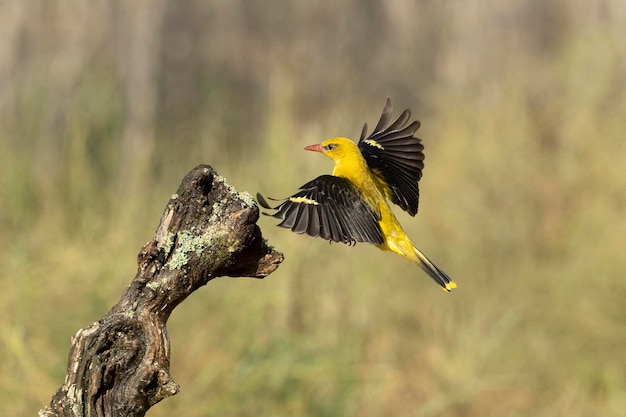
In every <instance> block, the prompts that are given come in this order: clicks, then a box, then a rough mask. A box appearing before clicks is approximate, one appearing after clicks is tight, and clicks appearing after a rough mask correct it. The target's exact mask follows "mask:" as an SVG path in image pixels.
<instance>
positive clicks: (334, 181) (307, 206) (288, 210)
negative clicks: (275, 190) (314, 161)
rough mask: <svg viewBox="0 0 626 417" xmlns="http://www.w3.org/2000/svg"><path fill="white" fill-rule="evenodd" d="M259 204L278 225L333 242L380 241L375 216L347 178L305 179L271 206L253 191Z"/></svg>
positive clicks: (322, 177)
mask: <svg viewBox="0 0 626 417" xmlns="http://www.w3.org/2000/svg"><path fill="white" fill-rule="evenodd" d="M257 200H258V201H259V204H260V205H261V206H262V207H264V208H266V209H274V210H276V212H275V213H274V214H272V216H273V217H276V218H278V219H281V220H282V221H281V222H280V223H279V224H278V225H279V226H281V227H285V228H288V229H291V230H292V231H293V232H294V233H299V234H300V233H306V234H307V235H309V236H311V237H318V236H319V237H321V238H323V239H326V240H330V241H333V242H342V243H347V244H354V243H356V242H370V243H374V244H377V245H380V244H382V243H383V235H382V231H381V229H380V225H379V224H378V220H379V215H378V213H375V212H374V210H373V209H372V208H371V207H370V206H368V205H367V203H366V202H365V201H364V200H363V198H362V195H361V192H360V191H359V190H358V189H357V188H356V187H355V186H354V185H353V184H352V183H351V182H350V181H349V180H347V179H345V178H341V177H335V176H332V175H322V176H320V177H317V178H316V179H314V180H312V181H309V182H308V183H306V184H305V185H303V186H302V187H300V191H298V192H297V193H296V194H294V195H293V196H291V197H289V198H287V199H285V200H284V201H283V202H282V203H280V204H279V205H278V206H277V207H275V208H272V207H271V206H270V205H269V204H267V202H266V201H265V199H264V198H263V196H261V195H260V194H257Z"/></svg>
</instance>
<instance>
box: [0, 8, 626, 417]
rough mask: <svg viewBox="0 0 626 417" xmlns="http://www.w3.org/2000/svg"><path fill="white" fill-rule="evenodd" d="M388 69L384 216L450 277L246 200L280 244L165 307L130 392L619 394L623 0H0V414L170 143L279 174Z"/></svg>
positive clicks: (149, 229) (177, 151)
mask: <svg viewBox="0 0 626 417" xmlns="http://www.w3.org/2000/svg"><path fill="white" fill-rule="evenodd" d="M387 96H391V97H392V98H393V100H394V103H395V105H396V114H399V112H400V111H401V110H402V109H404V108H406V107H410V108H411V109H412V110H413V114H414V116H415V117H416V118H418V119H419V120H421V121H422V128H421V129H420V130H419V132H418V133H419V136H420V137H421V138H423V140H424V143H425V145H426V169H425V171H424V177H423V179H422V182H421V205H420V212H419V214H418V216H417V217H416V218H411V217H408V216H406V215H404V213H400V214H399V217H400V220H401V222H402V223H403V224H404V225H405V228H406V230H407V233H408V234H409V235H410V236H411V237H412V238H413V239H414V241H415V242H416V244H417V246H418V247H420V248H421V249H422V250H423V251H424V252H425V253H427V254H428V255H429V256H430V257H431V258H432V259H433V260H434V261H435V262H436V263H438V265H439V266H440V267H441V268H442V269H444V270H445V271H446V272H447V273H448V274H449V275H451V276H452V277H454V278H455V280H456V281H457V282H458V284H459V288H458V289H457V290H456V291H454V292H453V293H451V294H445V293H444V292H442V291H441V290H440V289H439V288H438V287H437V286H436V285H435V284H434V283H433V282H431V281H430V280H429V279H428V278H427V277H426V275H424V274H423V273H422V272H421V271H420V270H419V269H417V268H416V267H414V266H413V265H410V264H408V263H407V262H406V261H404V260H403V259H401V258H400V257H397V256H394V255H392V254H389V253H383V252H380V251H378V250H377V249H376V248H373V247H369V246H367V245H358V246H357V247H346V246H343V245H328V244H327V243H325V242H323V241H321V240H312V239H309V238H306V237H303V236H295V235H293V234H291V233H289V232H288V231H286V230H284V229H279V228H277V227H275V226H274V225H275V223H276V222H275V221H274V219H272V218H268V217H262V218H261V219H260V221H259V224H260V225H261V227H262V230H263V233H264V235H265V236H266V237H267V238H268V239H269V241H270V243H271V244H273V245H274V246H275V247H276V248H277V249H278V250H281V251H283V252H284V254H285V257H286V260H285V262H284V263H283V265H282V266H281V267H280V268H279V269H278V271H277V272H275V273H274V274H272V275H271V276H269V277H268V278H266V279H265V280H262V281H261V280H252V279H228V278H222V279H216V280H214V281H212V282H210V283H209V285H207V286H206V287H204V288H202V289H201V290H200V291H198V292H196V293H195V294H194V295H193V296H192V297H190V298H189V299H188V300H187V301H186V302H185V303H183V304H182V305H181V306H180V307H179V308H178V309H177V310H176V311H175V312H174V314H173V315H172V317H171V319H170V322H169V326H168V328H169V332H170V336H171V346H172V364H171V370H172V374H173V377H174V378H175V379H176V381H177V382H178V383H179V384H180V385H181V386H182V390H181V392H180V394H179V395H177V396H175V397H173V398H170V399H167V400H165V401H163V402H162V403H160V404H158V405H156V406H155V407H154V408H152V409H151V410H150V412H149V415H150V416H154V417H156V416H169V415H184V416H224V415H228V416H276V415H289V416H365V417H370V416H371V417H375V416H467V417H474V416H476V417H478V416H480V417H488V416H531V415H532V416H564V415H567V416H570V417H577V416H600V415H601V416H622V415H623V413H624V410H625V409H626V302H625V300H626V256H625V249H626V222H625V220H624V216H625V214H626V140H625V135H626V6H625V5H624V2H623V1H622V0H599V1H594V2H590V1H585V0H573V1H565V0H544V1H524V0H511V1H507V2H497V1H481V0H468V1H464V2H453V1H440V2H434V1H404V0H389V1H381V0H366V1H363V0H361V1H356V0H342V1H337V0H320V1H316V2H300V1H295V0H293V1H266V2H260V1H257V2H255V1H245V0H206V1H201V0H190V1H177V0H135V1H132V2H130V1H124V0H114V1H89V2H86V1H64V2H51V1H45V0H40V1H36V0H32V1H21V0H9V1H2V2H0V271H1V272H0V283H1V285H2V291H1V292H0V329H1V331H0V355H1V360H0V410H1V411H2V413H1V414H2V415H7V416H9V415H11V416H20V415H33V414H35V413H36V411H37V410H38V409H40V408H41V407H43V406H44V405H46V404H47V403H48V402H49V400H50V397H51V395H52V394H53V393H54V391H55V390H56V389H57V388H58V387H59V386H60V385H61V383H62V382H63V377H64V375H65V367H66V361H67V352H68V348H69V340H70V337H71V336H72V335H73V334H74V333H75V332H76V330H78V329H79V328H82V327H85V326H87V325H89V324H90V323H91V322H93V321H95V320H97V319H99V318H100V317H102V315H104V314H105V313H106V312H107V311H108V310H109V308H110V307H111V306H112V305H113V304H114V303H115V302H116V301H117V300H118V299H119V296H120V295H121V293H122V291H123V290H124V288H125V287H126V285H128V283H129V282H130V280H131V279H132V277H133V276H134V272H135V268H136V262H135V257H136V254H137V252H138V251H139V249H140V248H141V246H142V245H143V244H144V243H145V242H146V241H148V240H150V239H151V238H152V235H153V233H154V231H155V230H156V227H157V225H158V221H159V218H160V215H161V213H162V211H163V209H164V207H165V204H166V203H167V201H168V199H169V197H170V195H171V194H172V193H173V192H175V190H176V189H177V187H178V184H179V183H180V181H181V179H182V177H183V176H184V175H185V174H186V173H187V172H188V171H189V170H191V168H193V167H194V166H195V165H197V164H200V163H208V164H210V165H212V166H213V167H214V168H215V169H217V171H218V172H219V173H220V174H222V175H223V176H225V177H226V178H227V180H228V182H229V183H231V184H232V185H234V186H235V187H236V188H237V189H239V190H247V191H249V192H251V193H252V194H254V193H256V191H262V192H263V193H264V194H266V195H270V196H274V197H284V196H287V195H289V194H290V193H292V192H294V190H295V189H296V187H298V186H300V185H301V184H303V183H304V182H306V181H308V180H309V179H311V178H312V177H314V176H317V175H319V174H322V173H328V172H329V171H330V169H331V163H330V161H328V160H326V159H325V158H323V157H321V156H319V155H313V154H309V153H307V152H304V151H302V148H303V146H305V145H309V144H312V143H317V142H320V141H321V140H323V139H326V138H328V137H331V136H348V137H352V138H355V137H358V134H359V133H360V129H361V127H362V124H363V123H364V122H368V123H369V125H370V127H372V126H373V125H374V124H375V123H376V121H377V120H378V116H379V114H380V111H381V110H382V107H383V106H384V102H385V99H386V97H387Z"/></svg>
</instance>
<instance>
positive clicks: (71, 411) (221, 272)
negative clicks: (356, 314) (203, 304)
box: [39, 165, 283, 416]
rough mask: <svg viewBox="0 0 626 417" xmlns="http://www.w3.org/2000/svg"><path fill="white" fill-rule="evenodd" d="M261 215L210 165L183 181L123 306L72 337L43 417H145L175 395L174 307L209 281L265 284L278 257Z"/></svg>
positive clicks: (140, 258) (141, 254) (147, 247)
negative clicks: (260, 223) (259, 223)
mask: <svg viewBox="0 0 626 417" xmlns="http://www.w3.org/2000/svg"><path fill="white" fill-rule="evenodd" d="M258 217H259V210H258V207H257V206H256V203H255V202H254V200H253V199H252V197H251V196H250V195H249V194H247V193H240V192H238V191H237V190H235V189H234V188H233V187H232V186H230V185H228V184H227V183H226V182H225V181H224V179H223V178H222V177H221V176H219V175H217V173H216V172H215V171H214V170H213V169H212V168H211V167H210V166H208V165H200V166H198V167H196V168H194V169H193V170H192V171H191V172H190V173H189V174H187V176H186V177H185V178H184V179H183V182H182V183H181V185H180V187H179V189H178V191H177V193H176V194H174V195H172V198H171V199H170V201H169V203H168V204H167V207H166V208H165V212H164V213H163V216H162V217H161V221H160V224H159V227H158V228H157V231H156V233H155V236H154V239H153V240H151V241H149V242H148V243H147V244H146V245H145V246H144V247H143V248H142V249H141V252H139V255H138V257H137V260H138V268H137V274H136V276H135V278H134V279H133V280H132V282H131V283H130V285H129V286H128V288H127V289H126V291H125V292H124V294H123V295H122V298H121V299H120V301H119V302H118V303H117V304H116V305H115V306H114V307H113V308H112V309H111V310H110V311H109V312H108V313H107V314H106V315H105V316H104V317H103V318H102V319H100V320H99V321H97V322H95V323H93V324H92V325H91V326H89V327H87V328H84V329H81V330H79V331H78V332H77V333H76V334H75V335H74V337H73V338H72V341H71V348H70V353H69V358H68V368H67V375H66V378H65V382H64V383H63V385H62V386H61V388H59V390H58V391H57V392H56V393H55V394H54V396H53V397H52V401H51V403H50V405H49V406H48V407H46V408H45V409H43V410H41V411H40V413H39V414H40V415H41V416H143V415H145V413H146V411H147V410H148V409H149V408H150V407H151V406H152V405H154V404H156V403H157V402H159V401H161V400H162V399H164V398H167V397H169V396H171V395H174V394H176V393H177V392H178V389H179V387H178V385H177V384H176V383H175V382H174V380H173V379H172V378H171V376H170V373H169V359H170V351H169V338H168V335H167V330H166V327H165V325H166V322H167V319H168V318H169V316H170V314H171V312H172V311H173V310H174V308H175V307H176V306H177V305H178V304H180V303H181V302H182V301H183V300H185V298H187V297H188V296H189V295H190V294H191V293H192V292H194V291H195V290H196V289H198V288H199V287H201V286H203V285H205V284H206V283H207V282H209V281H210V280H211V279H213V278H216V277H220V276H230V277H244V276H246V277H255V278H264V277H265V276H267V275H269V274H271V273H272V272H273V271H274V270H276V268H278V265H279V264H280V263H281V262H282V260H283V255H282V254H281V253H279V252H276V251H274V249H273V248H271V247H269V246H268V245H267V244H266V243H265V241H264V239H263V237H262V235H261V231H260V229H259V227H258V226H257V225H256V221H257V220H258Z"/></svg>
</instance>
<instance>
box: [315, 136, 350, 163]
mask: <svg viewBox="0 0 626 417" xmlns="http://www.w3.org/2000/svg"><path fill="white" fill-rule="evenodd" d="M304 149H306V150H307V151H314V152H320V153H322V154H324V155H326V156H327V157H329V158H330V159H332V160H333V161H335V162H339V161H341V160H343V159H344V158H346V157H348V156H349V155H351V154H352V153H354V152H356V153H358V152H359V148H358V147H357V146H356V144H355V143H354V142H352V141H351V140H350V139H346V138H331V139H327V140H325V141H324V142H322V143H318V144H316V145H310V146H307V147H306V148H304Z"/></svg>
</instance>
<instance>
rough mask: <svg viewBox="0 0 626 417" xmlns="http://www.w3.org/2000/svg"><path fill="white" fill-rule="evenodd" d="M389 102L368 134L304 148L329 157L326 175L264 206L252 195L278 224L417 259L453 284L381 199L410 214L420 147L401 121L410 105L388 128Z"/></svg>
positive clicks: (445, 283) (448, 286) (441, 280)
mask: <svg viewBox="0 0 626 417" xmlns="http://www.w3.org/2000/svg"><path fill="white" fill-rule="evenodd" d="M391 112H392V104H391V100H390V99H389V98H388V99H387V103H386V105H385V108H384V109H383V113H382V115H381V116H380V120H379V121H378V124H377V125H376V127H375V128H374V131H373V132H372V134H371V135H369V136H367V123H366V124H365V125H364V126H363V130H362V132H361V137H360V139H359V143H358V145H357V144H355V143H354V142H352V141H351V140H350V139H346V138H332V139H328V140H325V141H324V142H322V143H320V144H317V145H311V146H307V147H306V148H304V149H306V150H309V151H315V152H321V153H322V154H324V155H326V156H327V157H329V158H330V159H332V160H333V161H334V162H335V167H334V170H333V173H332V175H322V176H319V177H317V178H315V179H314V180H312V181H309V182H308V183H306V184H304V185H303V186H302V187H300V191H299V192H297V193H296V194H294V195H293V196H291V197H289V198H287V199H285V200H284V201H283V202H282V203H281V204H280V205H278V206H277V207H274V208H273V207H271V206H270V205H269V204H268V203H267V202H266V201H265V199H264V198H263V196H262V195H261V194H258V193H257V199H258V200H259V204H260V205H261V206H262V207H264V208H266V209H271V210H276V212H275V213H274V214H273V215H272V216H273V217H276V218H279V219H282V221H281V222H280V224H279V226H281V227H286V228H288V229H291V230H292V231H293V232H295V233H306V234H307V235H309V236H312V237H318V236H319V237H321V238H323V239H326V240H329V241H331V242H342V243H346V244H350V245H353V244H355V243H356V242H369V243H373V244H374V245H376V246H378V247H379V248H380V249H382V250H390V251H392V252H395V253H397V254H399V255H401V256H403V257H405V258H406V259H408V260H409V261H412V262H415V263H416V264H417V265H419V266H420V267H421V268H422V269H423V270H424V271H425V272H426V273H427V274H428V275H429V276H430V277H431V278H432V279H433V280H435V282H437V284H439V285H441V286H442V287H443V289H444V290H446V291H450V290H452V289H453V288H456V284H455V283H454V281H452V279H450V277H448V275H446V274H445V273H444V272H443V271H442V270H441V269H439V268H438V267H437V266H436V265H435V264H434V263H432V262H431V261H430V260H429V259H428V258H427V257H426V256H425V255H424V254H423V253H422V252H420V250H419V249H417V248H416V247H415V245H413V243H412V242H411V240H410V239H409V237H408V236H407V235H406V233H404V231H403V230H402V227H401V226H400V224H399V223H398V220H397V219H396V216H394V214H393V212H392V211H391V208H390V207H389V204H388V203H387V201H391V202H392V203H394V204H397V205H398V206H400V208H401V209H403V210H405V211H406V212H407V213H409V214H410V215H411V216H415V214H416V213H417V206H418V201H419V188H418V181H419V180H420V178H421V177H422V169H423V168H424V153H423V150H424V145H422V143H421V139H419V138H416V137H415V136H413V135H414V134H415V132H416V131H417V129H419V127H420V122H419V121H417V120H416V121H413V122H412V123H410V124H409V125H407V122H408V121H409V119H410V118H411V111H410V110H408V109H407V110H404V112H402V114H401V115H400V117H398V119H397V120H396V121H395V122H393V123H392V124H391V125H389V126H387V124H388V123H389V120H390V119H391Z"/></svg>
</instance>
